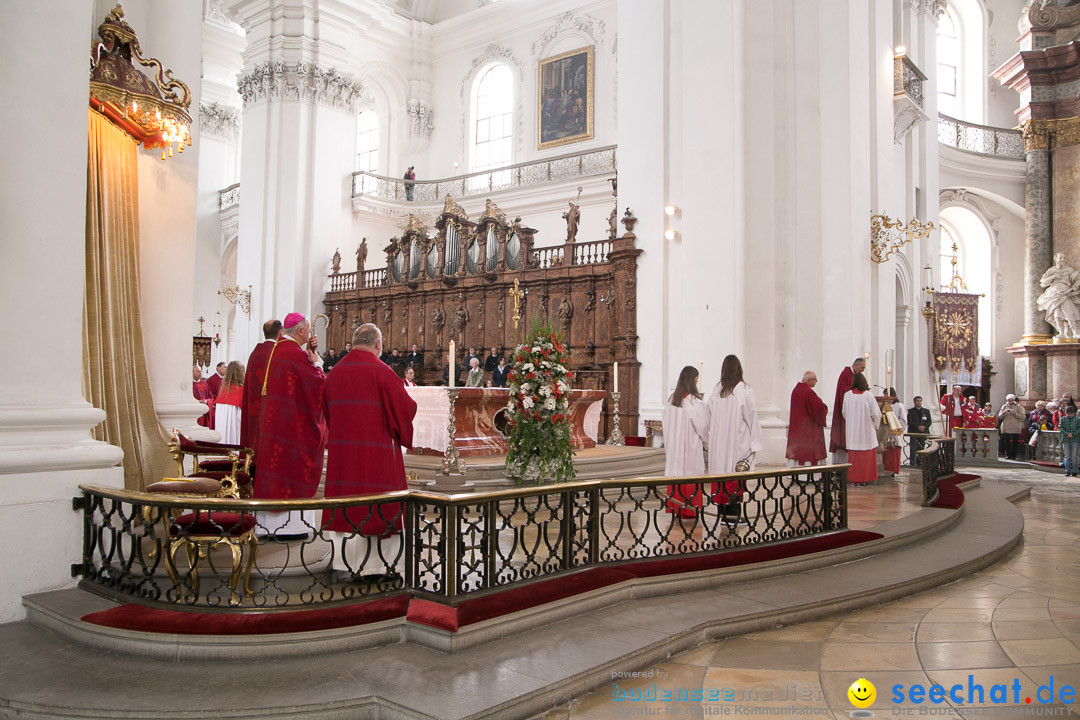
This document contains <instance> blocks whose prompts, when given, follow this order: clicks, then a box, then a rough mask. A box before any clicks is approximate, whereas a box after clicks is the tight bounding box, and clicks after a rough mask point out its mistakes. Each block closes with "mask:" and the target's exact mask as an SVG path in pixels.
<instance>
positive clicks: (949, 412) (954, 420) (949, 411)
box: [939, 393, 967, 430]
mask: <svg viewBox="0 0 1080 720" xmlns="http://www.w3.org/2000/svg"><path fill="white" fill-rule="evenodd" d="M960 402H961V403H964V404H962V405H961V406H960V413H961V414H960V415H953V412H954V410H955V409H956V396H955V395H953V394H952V393H945V394H944V395H942V396H941V401H940V403H939V405H941V406H942V407H944V408H945V409H944V410H942V411H941V412H942V414H943V415H944V416H945V417H947V418H948V419H949V430H952V429H953V428H958V427H961V426H963V425H964V415H963V412H964V408H965V407H967V404H966V402H967V401H966V400H963V399H961V400H960Z"/></svg>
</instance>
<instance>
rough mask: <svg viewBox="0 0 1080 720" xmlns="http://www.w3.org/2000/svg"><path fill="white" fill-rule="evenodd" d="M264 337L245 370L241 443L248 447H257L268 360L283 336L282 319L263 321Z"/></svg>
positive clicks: (241, 404) (241, 407)
mask: <svg viewBox="0 0 1080 720" xmlns="http://www.w3.org/2000/svg"><path fill="white" fill-rule="evenodd" d="M263 337H264V338H265V340H263V341H262V342H261V343H259V344H258V345H256V346H255V349H254V350H252V351H251V355H250V356H249V357H248V361H247V370H245V372H244V397H243V400H242V401H241V403H240V444H241V445H243V446H244V447H246V448H254V447H255V438H256V436H257V435H258V433H257V431H258V428H259V405H260V402H261V400H262V386H263V379H264V378H265V377H266V361H267V360H269V359H270V349H271V348H273V347H274V343H276V342H277V341H278V339H279V338H281V321H280V320H267V321H266V322H265V323H263ZM256 460H258V458H256Z"/></svg>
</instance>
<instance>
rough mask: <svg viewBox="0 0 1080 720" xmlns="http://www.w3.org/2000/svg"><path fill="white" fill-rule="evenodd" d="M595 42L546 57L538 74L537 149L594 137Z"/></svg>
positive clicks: (540, 65) (541, 62) (539, 67)
mask: <svg viewBox="0 0 1080 720" xmlns="http://www.w3.org/2000/svg"><path fill="white" fill-rule="evenodd" d="M595 50H596V46H595V45H590V46H588V47H583V48H578V49H577V50H570V51H567V52H564V53H561V54H559V55H554V56H552V57H549V58H544V59H543V60H541V61H540V64H539V66H538V67H537V74H536V149H537V150H546V149H547V148H553V147H559V146H560V145H569V144H570V143H576V142H581V141H583V140H591V139H592V138H593V101H594V92H593V88H594V87H595V82H594V79H593V66H594V62H595V58H594V56H595Z"/></svg>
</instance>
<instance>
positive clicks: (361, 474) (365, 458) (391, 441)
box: [323, 323, 416, 536]
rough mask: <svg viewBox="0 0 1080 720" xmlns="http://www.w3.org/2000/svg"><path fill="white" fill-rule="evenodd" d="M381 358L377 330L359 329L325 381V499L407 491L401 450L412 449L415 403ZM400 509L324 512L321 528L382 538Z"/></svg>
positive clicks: (396, 525) (397, 526)
mask: <svg viewBox="0 0 1080 720" xmlns="http://www.w3.org/2000/svg"><path fill="white" fill-rule="evenodd" d="M381 352H382V334H381V333H380V332H379V329H378V328H377V327H375V326H374V325H372V324H370V323H368V324H365V325H361V326H360V327H359V328H357V330H356V333H355V335H354V336H353V350H352V351H351V352H350V353H349V354H348V355H346V356H345V357H344V358H343V359H342V360H341V361H340V362H338V364H337V365H335V366H334V372H332V373H331V374H330V376H329V377H327V379H326V388H325V392H324V398H325V406H326V420H327V425H328V430H329V433H330V440H329V443H328V445H327V461H326V497H328V498H331V497H343V496H349V495H373V494H376V493H384V492H393V491H395V490H405V489H407V485H406V480H405V463H404V460H403V459H402V457H401V448H402V447H403V446H404V447H412V436H413V426H412V421H413V417H414V416H415V415H416V402H415V401H414V400H413V399H412V398H411V397H410V396H409V393H408V392H407V391H406V390H405V386H404V385H403V384H402V382H401V378H399V377H398V376H397V374H396V373H395V372H394V371H393V370H391V369H390V368H389V367H388V366H387V365H386V364H385V363H383V362H382V361H381V360H379V354H380V353H381ZM403 508H404V506H403V505H401V504H399V503H384V504H381V505H377V506H358V507H353V508H349V509H347V510H340V509H339V510H325V511H324V512H323V527H324V528H325V529H327V530H333V531H336V532H342V533H352V532H359V533H360V534H362V535H367V536H386V535H390V534H393V533H396V532H400V530H401V526H402V517H401V516H402V511H403Z"/></svg>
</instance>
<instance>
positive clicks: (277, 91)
mask: <svg viewBox="0 0 1080 720" xmlns="http://www.w3.org/2000/svg"><path fill="white" fill-rule="evenodd" d="M237 89H238V90H239V91H240V95H241V96H242V97H243V98H244V106H245V107H247V106H248V105H253V104H256V103H260V102H269V101H270V100H293V101H303V102H311V103H316V104H318V105H324V106H326V107H331V108H335V109H337V110H344V111H346V112H350V113H355V112H356V111H357V110H358V108H359V107H360V106H361V105H363V104H364V103H368V102H370V98H369V93H368V92H367V90H366V89H365V88H364V86H363V84H362V83H360V82H359V81H357V80H353V79H352V78H350V77H347V76H345V75H340V74H338V71H337V70H336V69H334V68H323V67H319V66H318V65H314V64H312V63H306V62H298V63H286V62H284V61H283V60H277V61H273V62H267V63H263V64H262V65H258V66H256V67H255V69H254V70H252V71H251V72H249V73H248V74H246V75H244V76H243V77H241V78H240V80H239V81H237Z"/></svg>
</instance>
